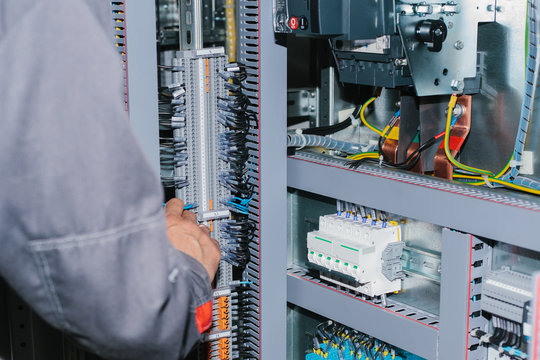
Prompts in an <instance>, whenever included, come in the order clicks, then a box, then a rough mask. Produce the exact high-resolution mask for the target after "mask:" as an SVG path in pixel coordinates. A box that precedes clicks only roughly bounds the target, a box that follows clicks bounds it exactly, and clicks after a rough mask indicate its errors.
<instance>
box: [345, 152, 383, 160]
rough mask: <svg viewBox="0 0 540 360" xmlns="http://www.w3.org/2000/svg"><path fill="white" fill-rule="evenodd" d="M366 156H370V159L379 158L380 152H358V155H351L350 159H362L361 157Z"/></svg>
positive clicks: (364, 157)
mask: <svg viewBox="0 0 540 360" xmlns="http://www.w3.org/2000/svg"><path fill="white" fill-rule="evenodd" d="M366 158H370V159H378V158H379V154H377V153H375V154H370V153H365V154H356V155H353V156H352V157H349V158H348V159H351V160H361V159H366Z"/></svg>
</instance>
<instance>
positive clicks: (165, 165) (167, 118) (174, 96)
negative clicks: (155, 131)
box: [159, 66, 189, 189]
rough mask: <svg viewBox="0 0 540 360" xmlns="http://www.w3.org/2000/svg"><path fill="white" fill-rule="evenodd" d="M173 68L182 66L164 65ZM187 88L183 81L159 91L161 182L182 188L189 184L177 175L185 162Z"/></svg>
mask: <svg viewBox="0 0 540 360" xmlns="http://www.w3.org/2000/svg"><path fill="white" fill-rule="evenodd" d="M165 68H166V69H170V70H172V71H182V70H183V67H180V66H170V67H165ZM185 96H186V90H185V87H184V85H183V84H179V83H174V84H171V85H169V86H168V87H167V88H164V89H162V90H161V91H160V93H159V129H160V133H162V134H164V136H160V144H159V153H160V164H161V181H162V183H163V186H164V187H174V188H176V189H181V188H183V187H185V186H187V185H189V181H188V179H187V177H186V176H181V175H179V172H178V171H176V169H177V168H181V167H182V166H186V165H187V157H188V155H187V142H186V138H185V136H183V135H184V128H185V126H186V98H185Z"/></svg>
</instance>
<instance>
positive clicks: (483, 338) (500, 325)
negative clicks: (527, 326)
mask: <svg viewBox="0 0 540 360" xmlns="http://www.w3.org/2000/svg"><path fill="white" fill-rule="evenodd" d="M490 323H491V328H492V329H493V330H492V331H493V333H490V332H485V331H482V330H480V329H479V328H476V329H473V330H471V336H473V337H475V338H477V339H480V344H481V345H483V346H488V347H492V348H495V349H497V351H498V352H499V354H500V355H501V356H502V355H506V356H508V357H510V358H512V359H523V358H526V357H527V352H526V351H525V350H524V348H523V347H524V345H525V344H526V343H527V342H526V341H523V336H524V335H523V325H522V324H518V323H516V322H513V321H510V320H507V319H503V318H500V317H497V316H492V317H491V320H490Z"/></svg>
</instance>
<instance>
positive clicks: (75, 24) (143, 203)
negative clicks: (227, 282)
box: [0, 0, 211, 359]
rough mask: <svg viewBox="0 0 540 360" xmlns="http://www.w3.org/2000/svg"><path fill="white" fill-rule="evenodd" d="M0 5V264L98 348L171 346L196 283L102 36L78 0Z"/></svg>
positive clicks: (198, 298)
mask: <svg viewBox="0 0 540 360" xmlns="http://www.w3.org/2000/svg"><path fill="white" fill-rule="evenodd" d="M95 3H100V4H107V3H108V2H107V1H104V0H100V1H95ZM109 3H110V2H109ZM1 5H2V7H3V9H2V11H0V13H1V15H0V64H2V70H1V71H0V113H1V120H0V183H1V184H2V185H3V186H2V191H1V192H0V233H1V234H2V238H1V239H0V275H1V276H2V277H4V278H5V279H6V281H7V282H8V283H9V284H10V285H11V287H12V288H13V289H15V290H16V291H17V292H18V293H19V294H20V295H21V296H22V297H23V298H24V299H25V300H26V301H27V302H28V303H29V305H31V306H32V307H33V308H34V310H35V311H36V312H37V313H38V314H40V315H41V316H42V317H43V318H45V319H46V320H47V321H48V322H50V323H51V324H52V325H54V326H55V327H57V328H59V329H61V330H63V331H65V332H67V333H68V334H70V335H71V336H73V337H74V338H75V339H76V340H78V341H79V342H80V343H81V344H82V345H83V346H85V347H87V348H89V349H90V350H92V351H94V352H96V353H97V354H98V355H100V356H102V357H105V358H108V359H177V358H178V357H179V356H180V357H182V356H184V355H185V354H186V353H187V352H188V351H189V350H190V348H191V347H192V346H193V345H194V344H195V343H196V342H197V341H198V340H199V339H200V337H201V335H200V333H201V332H202V331H204V330H206V328H207V327H208V326H209V318H210V317H211V303H209V300H210V297H211V288H210V281H209V278H208V274H207V272H206V270H205V269H204V268H203V266H202V265H201V264H200V263H199V262H197V261H196V260H195V259H193V258H192V257H190V256H188V255H187V254H184V253H182V252H179V251H177V250H175V249H174V248H173V247H172V246H171V245H170V243H169V241H168V239H167V235H166V225H165V220H164V215H163V209H162V206H161V204H162V197H163V195H162V191H161V186H160V183H159V179H158V176H157V174H155V173H154V172H153V171H152V169H151V167H150V166H149V164H148V163H147V161H146V159H145V157H144V155H143V154H142V152H141V150H140V148H139V146H138V144H137V142H136V140H135V138H134V136H133V134H132V132H131V130H130V126H129V123H128V120H127V116H126V114H125V112H124V110H123V104H122V102H123V99H122V83H123V80H122V76H121V70H120V69H121V65H120V58H119V55H118V54H117V52H116V51H115V49H114V48H113V46H112V39H111V37H110V36H112V35H110V34H109V32H108V31H106V29H104V28H103V26H102V22H100V21H98V19H97V18H96V16H95V13H96V12H92V11H89V9H88V5H87V4H86V3H85V2H84V1H83V0H72V1H65V0H62V1H60V0H38V1H36V0H32V1H29V0H20V1H19V0H18V1H7V2H2V4H1ZM21 9H24V11H22V10H21ZM13 19H16V21H15V20H13ZM11 23H13V24H14V25H13V26H10V24H11ZM111 26H112V23H111ZM111 33H112V32H111ZM148 121H156V119H148Z"/></svg>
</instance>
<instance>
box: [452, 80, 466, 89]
mask: <svg viewBox="0 0 540 360" xmlns="http://www.w3.org/2000/svg"><path fill="white" fill-rule="evenodd" d="M450 87H451V88H452V90H454V91H459V92H461V91H463V87H464V86H463V81H459V80H452V82H451V83H450Z"/></svg>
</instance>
